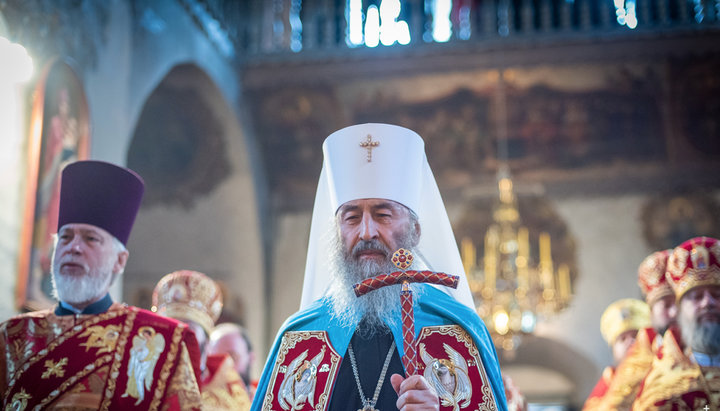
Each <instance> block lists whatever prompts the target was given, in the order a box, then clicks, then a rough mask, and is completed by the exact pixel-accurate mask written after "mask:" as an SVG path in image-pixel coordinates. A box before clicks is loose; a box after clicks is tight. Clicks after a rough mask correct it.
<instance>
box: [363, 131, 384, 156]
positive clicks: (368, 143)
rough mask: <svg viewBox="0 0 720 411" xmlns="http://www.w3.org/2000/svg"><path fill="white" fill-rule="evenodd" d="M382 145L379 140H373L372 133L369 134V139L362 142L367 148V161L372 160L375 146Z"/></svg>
mask: <svg viewBox="0 0 720 411" xmlns="http://www.w3.org/2000/svg"><path fill="white" fill-rule="evenodd" d="M379 145H380V142H379V141H372V136H371V135H370V134H368V135H367V139H366V140H365V141H363V142H362V143H360V147H362V148H364V149H366V150H367V162H368V163H370V162H372V150H373V148H375V147H377V146H379Z"/></svg>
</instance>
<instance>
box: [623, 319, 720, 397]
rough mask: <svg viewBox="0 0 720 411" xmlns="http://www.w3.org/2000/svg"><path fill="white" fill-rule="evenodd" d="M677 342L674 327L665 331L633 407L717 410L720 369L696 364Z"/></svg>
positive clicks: (677, 337)
mask: <svg viewBox="0 0 720 411" xmlns="http://www.w3.org/2000/svg"><path fill="white" fill-rule="evenodd" d="M680 341H681V340H680V338H679V335H678V331H677V330H675V329H671V330H668V331H667V332H666V333H665V335H664V337H663V345H662V348H661V349H660V353H659V354H658V355H657V356H656V357H655V358H654V359H653V363H652V368H651V369H650V372H649V373H648V375H647V377H645V380H644V381H643V383H642V386H641V388H640V392H639V394H638V397H637V399H636V400H635V402H634V404H633V410H701V409H704V408H705V406H708V408H707V409H709V410H717V409H720V368H719V367H701V366H699V365H698V364H697V363H696V362H695V361H693V360H692V359H691V357H690V356H691V354H690V352H689V351H688V350H683V347H682V344H680Z"/></svg>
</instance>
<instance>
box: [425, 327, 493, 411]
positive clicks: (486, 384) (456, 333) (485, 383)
mask: <svg viewBox="0 0 720 411" xmlns="http://www.w3.org/2000/svg"><path fill="white" fill-rule="evenodd" d="M432 334H440V335H446V336H449V337H452V338H454V339H455V340H456V341H458V342H461V343H463V344H464V345H465V348H467V350H468V354H469V355H470V356H471V357H472V358H471V359H470V360H468V364H470V362H471V361H472V362H473V363H474V365H476V366H477V372H478V374H479V375H480V381H482V383H481V384H482V387H481V389H480V392H482V398H483V402H482V403H481V404H479V405H478V411H495V410H497V405H496V401H495V395H494V393H493V391H492V388H491V386H490V381H489V379H488V377H487V374H486V373H485V367H483V363H482V359H481V358H480V352H479V351H478V349H477V347H476V346H475V342H474V341H473V339H472V337H471V336H470V334H468V333H467V332H466V331H465V330H464V329H463V328H462V327H460V326H459V325H441V326H430V327H423V329H422V330H421V331H420V335H419V336H418V338H417V341H418V343H420V342H421V341H422V340H423V339H425V338H428V337H429V336H431V335H432ZM420 345H424V344H421V343H420ZM443 346H447V345H446V344H443ZM451 350H452V348H451ZM452 351H454V352H455V353H457V351H455V350H452ZM445 352H446V354H448V357H449V358H451V359H452V362H453V363H454V365H455V366H456V371H457V366H458V365H459V364H460V363H463V364H464V359H463V357H462V355H460V354H459V353H458V357H459V358H457V357H455V358H453V356H451V353H449V352H448V350H447V348H446V349H445ZM461 359H463V361H461ZM423 360H425V359H424V358H423ZM423 365H424V364H423ZM425 367H426V366H425ZM463 368H464V369H465V372H466V373H468V374H467V375H468V378H469V369H468V368H467V367H463ZM426 371H427V369H426ZM426 378H427V377H426ZM456 381H457V378H456ZM468 383H469V381H468ZM456 385H457V382H456ZM464 389H465V388H463V390H464ZM469 390H470V391H469V392H470V393H471V394H470V397H468V398H472V392H473V389H472V387H471V388H470V389H469ZM456 391H457V388H456ZM453 398H456V399H457V402H458V403H459V402H461V401H462V400H461V399H460V397H455V396H453ZM469 401H470V399H468V402H469ZM450 404H452V402H451V401H450V402H449V405H450ZM460 405H461V406H462V407H467V406H468V405H469V403H468V405H462V404H460ZM456 409H457V408H456Z"/></svg>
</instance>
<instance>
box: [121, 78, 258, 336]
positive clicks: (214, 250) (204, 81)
mask: <svg viewBox="0 0 720 411" xmlns="http://www.w3.org/2000/svg"><path fill="white" fill-rule="evenodd" d="M247 140H248V137H247V136H246V134H245V133H244V128H243V127H242V126H241V124H240V122H239V120H238V116H237V113H236V112H235V110H234V108H233V107H232V106H231V105H230V104H228V102H227V101H226V100H225V99H224V97H223V94H222V92H221V91H220V89H219V88H218V86H217V85H216V84H215V83H214V82H213V80H212V79H211V78H210V77H209V76H208V75H207V74H206V72H205V71H203V70H202V69H201V68H199V67H198V66H197V65H195V64H180V65H177V66H175V67H173V68H172V69H171V70H170V71H169V72H168V73H167V74H166V75H165V76H164V78H163V79H162V80H161V81H160V82H159V83H158V85H157V86H156V87H155V88H154V90H153V91H152V92H151V93H150V94H149V95H148V97H147V98H146V99H145V101H144V104H143V107H142V110H141V112H140V115H139V116H138V120H137V123H136V124H135V129H134V131H133V133H132V139H131V141H130V145H129V149H128V154H127V165H128V167H130V168H132V169H134V170H136V171H137V172H138V173H139V174H140V175H141V176H143V178H144V179H145V181H146V195H145V198H144V200H143V204H142V206H141V209H140V212H139V214H138V217H137V220H136V222H135V227H134V230H133V233H132V236H131V239H130V242H129V244H128V248H129V250H130V252H131V257H130V259H129V263H128V267H127V269H126V273H125V278H124V295H125V300H126V301H127V302H129V303H131V304H135V305H138V306H140V307H143V308H150V304H151V300H150V297H151V293H152V289H153V288H154V286H155V284H156V283H157V281H158V280H160V278H162V276H163V275H165V274H167V273H170V272H172V271H175V270H180V269H190V270H196V271H200V272H203V273H205V274H207V275H209V276H210V277H211V278H213V279H215V280H217V281H219V282H220V283H221V284H222V286H223V289H224V290H225V291H226V294H227V295H226V299H225V300H226V301H225V310H224V312H223V317H222V318H221V319H222V320H226V321H234V322H239V323H242V324H243V325H244V326H246V327H247V328H248V330H249V332H250V334H251V335H253V336H264V335H265V332H264V331H265V330H264V321H263V310H261V309H256V308H255V307H264V306H265V300H264V299H265V292H264V285H263V281H262V278H263V276H264V264H263V249H262V238H261V228H260V213H259V207H258V194H257V187H256V186H255V178H254V175H255V174H256V170H254V169H253V166H252V162H251V161H250V160H251V159H250V154H249V150H248V144H247ZM263 342H264V341H254V345H255V346H262V343H263Z"/></svg>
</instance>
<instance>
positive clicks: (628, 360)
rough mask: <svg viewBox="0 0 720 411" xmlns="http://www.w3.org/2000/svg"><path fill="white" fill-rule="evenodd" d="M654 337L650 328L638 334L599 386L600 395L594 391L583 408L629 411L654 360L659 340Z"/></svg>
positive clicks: (655, 334)
mask: <svg viewBox="0 0 720 411" xmlns="http://www.w3.org/2000/svg"><path fill="white" fill-rule="evenodd" d="M657 337H658V335H657V332H655V330H654V329H653V328H645V329H642V330H640V331H638V334H637V339H636V340H635V343H634V344H633V345H632V347H630V350H629V351H628V354H627V356H626V357H625V359H623V361H622V362H621V363H620V365H618V366H617V368H615V370H614V371H613V372H612V375H611V376H609V377H608V378H607V380H606V381H604V382H603V383H602V385H603V386H604V388H603V389H602V390H603V391H604V392H602V395H599V392H598V393H596V392H595V391H593V394H595V396H593V394H591V396H590V398H588V400H587V401H586V402H585V406H584V407H583V409H584V410H608V411H610V410H613V411H615V410H617V411H621V410H630V409H631V408H632V403H633V401H634V400H635V397H636V396H637V393H638V391H639V389H640V384H642V381H643V379H644V378H645V376H646V375H647V373H648V371H650V366H651V365H652V361H653V358H655V356H656V354H657V352H658V350H659V349H660V338H657ZM608 369H609V367H608ZM603 374H605V373H603ZM601 381H602V380H601ZM598 384H600V383H598Z"/></svg>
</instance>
